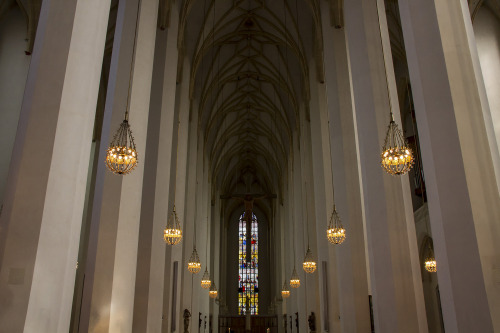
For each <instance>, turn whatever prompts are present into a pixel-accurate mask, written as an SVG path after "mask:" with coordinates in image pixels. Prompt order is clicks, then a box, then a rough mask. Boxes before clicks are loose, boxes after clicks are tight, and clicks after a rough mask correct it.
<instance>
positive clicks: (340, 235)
mask: <svg viewBox="0 0 500 333" xmlns="http://www.w3.org/2000/svg"><path fill="white" fill-rule="evenodd" d="M345 236H346V234H345V229H344V227H343V226H342V220H341V219H340V216H339V214H338V213H337V209H336V208H335V205H333V212H332V217H330V222H329V223H328V228H327V229H326V237H327V238H328V241H329V242H330V243H332V244H337V245H338V244H342V243H343V242H344V241H345Z"/></svg>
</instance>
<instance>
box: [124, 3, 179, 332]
mask: <svg viewBox="0 0 500 333" xmlns="http://www.w3.org/2000/svg"><path fill="white" fill-rule="evenodd" d="M178 19H179V15H178V12H177V5H175V4H172V7H171V14H170V25H169V27H168V28H167V29H166V30H157V32H156V51H155V57H154V64H153V82H152V92H151V106H150V121H149V123H148V127H149V128H148V142H147V151H146V156H145V168H146V170H145V176H144V183H145V185H144V189H143V206H142V210H141V225H140V233H139V254H138V260H137V273H136V274H137V281H136V291H135V300H134V320H133V330H134V332H136V331H137V332H160V331H161V326H162V318H163V313H164V309H163V294H164V292H165V289H166V287H165V285H164V280H165V278H164V275H165V274H166V275H167V276H170V266H169V265H168V267H167V269H166V267H165V262H168V263H169V262H170V253H171V248H170V247H165V242H164V241H163V228H164V227H165V225H166V222H167V219H168V217H169V214H170V213H171V210H172V204H167V203H170V199H171V198H172V197H173V189H174V185H173V183H174V181H173V180H174V178H173V177H175V157H176V151H177V148H176V147H177V129H178V126H177V123H178V120H177V118H176V117H175V93H176V87H177V86H176V73H177V67H176V66H171V65H170V64H177V57H178V51H177V31H178ZM150 140H151V141H150ZM149 178H151V180H150V181H148V179H149ZM146 186H149V187H148V188H146ZM148 195H149V196H150V197H149V199H147V197H146V196H148Z"/></svg>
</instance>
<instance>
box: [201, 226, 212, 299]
mask: <svg viewBox="0 0 500 333" xmlns="http://www.w3.org/2000/svg"><path fill="white" fill-rule="evenodd" d="M208 234H209V232H208V216H207V239H206V243H205V259H206V262H207V266H206V267H205V273H203V276H202V277H201V287H202V288H204V289H208V288H210V285H212V281H211V280H210V274H208Z"/></svg>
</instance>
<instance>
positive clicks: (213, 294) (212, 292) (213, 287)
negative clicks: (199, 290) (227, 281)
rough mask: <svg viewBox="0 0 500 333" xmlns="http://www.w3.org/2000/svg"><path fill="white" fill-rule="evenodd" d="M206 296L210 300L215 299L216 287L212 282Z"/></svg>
mask: <svg viewBox="0 0 500 333" xmlns="http://www.w3.org/2000/svg"><path fill="white" fill-rule="evenodd" d="M208 296H210V298H217V287H216V286H215V282H213V283H212V284H211V285H210V290H209V291H208Z"/></svg>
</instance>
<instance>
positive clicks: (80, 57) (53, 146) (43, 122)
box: [0, 0, 110, 333]
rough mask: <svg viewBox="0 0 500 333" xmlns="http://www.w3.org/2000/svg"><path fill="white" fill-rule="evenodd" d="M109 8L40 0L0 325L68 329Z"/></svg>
mask: <svg viewBox="0 0 500 333" xmlns="http://www.w3.org/2000/svg"><path fill="white" fill-rule="evenodd" d="M109 7H110V1H109V0H104V1H103V0H88V1H78V0H51V1H49V0H47V1H44V2H43V6H42V9H41V15H40V21H39V24H38V32H37V38H36V43H35V46H34V51H33V56H32V61H31V66H30V69H29V72H28V79H27V83H26V88H25V92H24V98H23V104H22V109H21V116H20V119H19V128H18V131H17V135H16V140H15V144H14V149H13V155H12V161H11V165H10V175H9V179H8V183H7V187H6V192H5V201H4V209H3V213H2V217H1V220H0V228H1V232H0V235H1V236H0V237H1V238H0V267H1V268H0V332H6V333H7V332H8V333H17V332H23V331H25V332H68V330H69V324H70V317H71V301H72V297H73V288H74V282H75V273H76V260H77V256H78V244H79V242H78V240H79V237H80V227H81V223H82V215H83V205H84V197H85V186H86V179H87V171H88V166H89V158H90V148H91V142H92V130H93V124H94V117H95V110H96V103H97V93H98V89H99V79H100V73H101V66H102V57H103V51H104V43H105V38H106V28H107V22H108V15H109ZM90 21H91V22H92V24H88V22H90Z"/></svg>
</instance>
